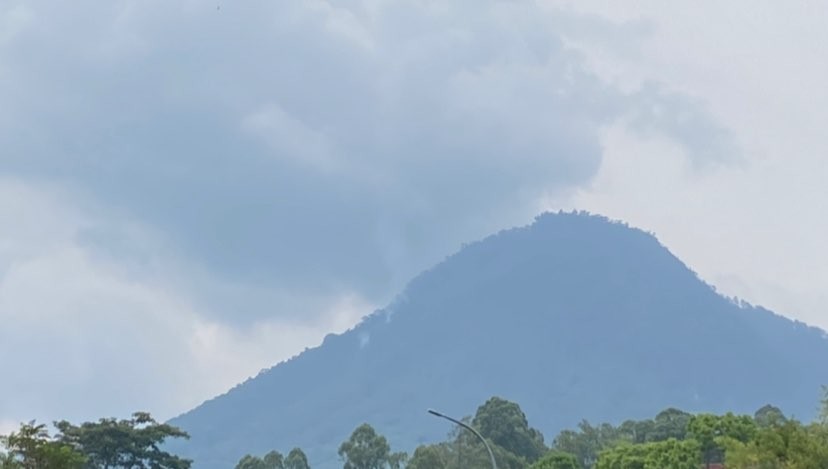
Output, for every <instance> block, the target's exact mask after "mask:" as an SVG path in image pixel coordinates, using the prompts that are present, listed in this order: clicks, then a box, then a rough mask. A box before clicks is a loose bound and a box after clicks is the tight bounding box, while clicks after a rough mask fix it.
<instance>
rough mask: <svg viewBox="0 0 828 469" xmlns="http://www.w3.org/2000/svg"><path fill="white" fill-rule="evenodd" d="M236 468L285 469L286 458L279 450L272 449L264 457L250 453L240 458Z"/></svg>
mask: <svg viewBox="0 0 828 469" xmlns="http://www.w3.org/2000/svg"><path fill="white" fill-rule="evenodd" d="M236 469H285V458H284V456H282V453H280V452H278V451H271V452H269V453H267V454H266V455H265V457H264V458H259V457H256V456H252V455H249V454H248V455H245V456H244V457H242V458H241V459H240V460H239V462H238V463H237V464H236Z"/></svg>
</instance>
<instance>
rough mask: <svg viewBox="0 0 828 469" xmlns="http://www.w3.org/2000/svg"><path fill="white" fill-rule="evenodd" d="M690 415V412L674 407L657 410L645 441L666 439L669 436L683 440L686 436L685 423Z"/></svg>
mask: <svg viewBox="0 0 828 469" xmlns="http://www.w3.org/2000/svg"><path fill="white" fill-rule="evenodd" d="M691 417H692V415H691V414H689V413H687V412H684V411H682V410H679V409H674V408H669V409H666V410H663V411H661V412H659V413H658V415H656V417H655V421H654V424H653V429H652V432H651V433H650V434H649V435H648V438H647V440H646V441H666V440H669V439H671V438H673V439H676V440H683V439H684V438H685V437H686V436H687V425H688V424H689V423H690V418H691Z"/></svg>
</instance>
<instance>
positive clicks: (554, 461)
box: [530, 451, 581, 469]
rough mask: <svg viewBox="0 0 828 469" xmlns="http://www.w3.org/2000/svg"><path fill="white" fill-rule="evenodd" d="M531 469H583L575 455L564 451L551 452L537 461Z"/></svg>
mask: <svg viewBox="0 0 828 469" xmlns="http://www.w3.org/2000/svg"><path fill="white" fill-rule="evenodd" d="M530 469H581V465H580V464H578V459H576V458H575V455H572V454H569V453H564V452H562V451H550V452H548V453H546V455H544V456H543V457H542V458H540V459H539V460H537V461H536V462H535V463H534V464H532V466H531V467H530Z"/></svg>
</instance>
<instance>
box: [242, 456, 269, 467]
mask: <svg viewBox="0 0 828 469" xmlns="http://www.w3.org/2000/svg"><path fill="white" fill-rule="evenodd" d="M264 464H265V463H264V461H262V459H261V458H258V457H256V456H253V455H250V454H247V455H245V456H243V457H242V458H241V459H240V460H239V462H238V463H237V464H236V468H235V469H265V465H264Z"/></svg>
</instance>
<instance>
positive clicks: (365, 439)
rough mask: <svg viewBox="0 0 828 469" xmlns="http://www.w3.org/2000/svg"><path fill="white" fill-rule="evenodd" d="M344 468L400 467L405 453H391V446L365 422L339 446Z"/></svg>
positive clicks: (374, 468) (397, 468)
mask: <svg viewBox="0 0 828 469" xmlns="http://www.w3.org/2000/svg"><path fill="white" fill-rule="evenodd" d="M339 456H340V457H341V458H342V459H343V460H344V461H345V466H344V469H385V468H391V469H399V468H400V467H401V466H402V465H403V463H404V462H405V459H406V455H405V454H404V453H393V454H392V453H391V446H390V445H389V444H388V441H387V440H386V439H385V437H384V436H382V435H380V434H378V433H377V432H376V431H375V430H374V427H372V426H371V425H368V424H367V423H364V424H362V425H360V426H359V427H357V428H356V430H354V432H353V433H351V437H350V438H349V439H348V441H345V442H343V443H342V445H341V446H340V447H339Z"/></svg>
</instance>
